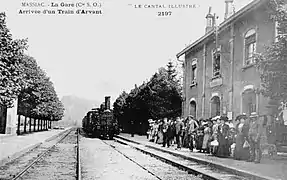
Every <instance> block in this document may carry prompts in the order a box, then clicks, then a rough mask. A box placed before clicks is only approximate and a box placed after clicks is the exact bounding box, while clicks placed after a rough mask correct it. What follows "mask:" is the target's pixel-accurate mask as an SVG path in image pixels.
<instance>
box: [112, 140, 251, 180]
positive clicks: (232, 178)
mask: <svg viewBox="0 0 287 180" xmlns="http://www.w3.org/2000/svg"><path fill="white" fill-rule="evenodd" d="M114 140H115V141H116V142H118V143H121V144H124V145H127V146H130V147H131V148H133V149H135V150H137V151H139V152H142V153H144V154H147V155H149V156H151V157H154V158H156V159H159V160H161V161H163V162H165V163H168V164H170V165H172V166H174V167H177V168H178V169H181V170H184V171H186V172H188V173H189V174H193V175H196V176H199V177H201V179H207V180H247V179H256V178H250V177H244V176H240V175H236V174H234V173H232V172H226V171H223V170H221V169H217V168H215V167H212V166H209V165H207V164H200V163H199V162H192V161H190V160H188V159H184V158H183V157H178V156H175V155H172V154H169V153H167V152H162V151H158V150H155V149H152V148H149V147H146V146H144V145H141V144H136V143H133V142H129V141H126V140H123V139H119V138H114Z"/></svg>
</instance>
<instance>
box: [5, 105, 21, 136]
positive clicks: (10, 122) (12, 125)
mask: <svg viewBox="0 0 287 180" xmlns="http://www.w3.org/2000/svg"><path fill="white" fill-rule="evenodd" d="M13 105H14V106H13V107H12V108H8V109H7V124H6V133H5V134H16V130H17V107H18V100H15V101H14V104H13Z"/></svg>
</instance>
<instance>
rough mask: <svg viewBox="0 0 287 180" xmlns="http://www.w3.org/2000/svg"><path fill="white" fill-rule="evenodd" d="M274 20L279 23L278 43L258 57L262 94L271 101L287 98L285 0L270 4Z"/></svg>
mask: <svg viewBox="0 0 287 180" xmlns="http://www.w3.org/2000/svg"><path fill="white" fill-rule="evenodd" d="M269 7H270V12H269V13H270V14H271V17H272V20H274V21H277V22H278V28H277V30H278V36H277V37H276V38H277V41H276V42H274V43H273V44H272V45H271V46H268V47H266V49H265V51H264V52H263V53H262V54H258V55H256V61H257V68H258V69H259V72H260V78H261V85H262V88H261V93H262V94H263V95H264V96H266V97H269V98H270V99H276V100H283V99H286V98H287V81H286V78H287V51H286V49H287V12H286V3H285V2H284V0H274V1H270V2H269Z"/></svg>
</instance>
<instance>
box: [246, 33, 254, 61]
mask: <svg viewBox="0 0 287 180" xmlns="http://www.w3.org/2000/svg"><path fill="white" fill-rule="evenodd" d="M244 46H245V47H244V52H245V56H244V62H245V65H246V66H248V65H250V64H253V63H254V60H255V59H254V54H255V52H256V31H255V30H254V29H251V30H249V31H248V32H247V33H246V34H245V37H244Z"/></svg>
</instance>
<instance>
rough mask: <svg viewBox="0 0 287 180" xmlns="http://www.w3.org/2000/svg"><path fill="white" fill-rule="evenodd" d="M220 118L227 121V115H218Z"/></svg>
mask: <svg viewBox="0 0 287 180" xmlns="http://www.w3.org/2000/svg"><path fill="white" fill-rule="evenodd" d="M220 120H223V121H228V117H227V116H220Z"/></svg>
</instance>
